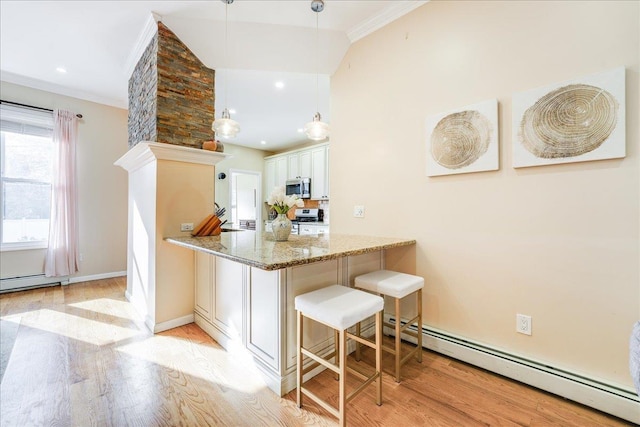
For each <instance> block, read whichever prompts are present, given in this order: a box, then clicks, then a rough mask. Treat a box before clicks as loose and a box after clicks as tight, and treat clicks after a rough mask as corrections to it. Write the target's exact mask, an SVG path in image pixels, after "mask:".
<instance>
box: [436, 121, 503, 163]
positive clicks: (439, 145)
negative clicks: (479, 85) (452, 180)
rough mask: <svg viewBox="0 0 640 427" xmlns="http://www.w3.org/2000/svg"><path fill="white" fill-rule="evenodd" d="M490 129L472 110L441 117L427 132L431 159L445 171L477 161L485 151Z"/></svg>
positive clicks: (491, 129)
mask: <svg viewBox="0 0 640 427" xmlns="http://www.w3.org/2000/svg"><path fill="white" fill-rule="evenodd" d="M492 132H493V126H492V125H491V122H490V121H489V119H487V118H486V117H485V116H484V115H483V114H481V113H480V112H478V111H475V110H467V111H461V112H458V113H453V114H449V115H448V116H445V117H443V118H442V119H441V120H440V121H439V122H438V124H437V125H436V126H435V128H434V129H433V132H432V133H431V156H432V157H433V159H434V160H435V161H436V162H437V163H438V164H439V165H441V166H443V167H445V168H447V169H460V168H463V167H465V166H469V165H470V164H472V163H473V162H475V161H476V160H478V159H479V158H480V157H481V156H482V155H483V154H484V153H486V152H487V148H489V142H490V141H491V134H492Z"/></svg>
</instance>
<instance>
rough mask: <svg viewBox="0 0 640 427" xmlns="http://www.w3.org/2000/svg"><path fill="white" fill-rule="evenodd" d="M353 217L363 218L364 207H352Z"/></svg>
mask: <svg viewBox="0 0 640 427" xmlns="http://www.w3.org/2000/svg"><path fill="white" fill-rule="evenodd" d="M353 216H354V217H356V218H364V206H359V205H356V206H354V207H353Z"/></svg>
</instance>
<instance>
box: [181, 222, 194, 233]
mask: <svg viewBox="0 0 640 427" xmlns="http://www.w3.org/2000/svg"><path fill="white" fill-rule="evenodd" d="M180 231H193V223H192V222H183V223H182V224H180Z"/></svg>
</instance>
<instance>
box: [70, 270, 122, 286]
mask: <svg viewBox="0 0 640 427" xmlns="http://www.w3.org/2000/svg"><path fill="white" fill-rule="evenodd" d="M126 275H127V272H126V271H113V272H111V273H100V274H91V275H89V276H75V277H69V280H68V282H69V284H71V283H80V282H88V281H90V280H100V279H111V278H113V277H121V276H126Z"/></svg>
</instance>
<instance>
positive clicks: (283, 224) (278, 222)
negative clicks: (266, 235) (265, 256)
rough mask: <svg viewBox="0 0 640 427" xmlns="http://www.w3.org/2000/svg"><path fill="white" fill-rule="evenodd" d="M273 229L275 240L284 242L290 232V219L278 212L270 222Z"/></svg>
mask: <svg viewBox="0 0 640 427" xmlns="http://www.w3.org/2000/svg"><path fill="white" fill-rule="evenodd" d="M271 228H272V230H273V238H274V239H275V241H276V242H285V241H287V240H289V234H291V220H290V219H289V218H287V214H278V216H277V218H276V219H274V220H273V222H272V223H271Z"/></svg>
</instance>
